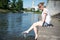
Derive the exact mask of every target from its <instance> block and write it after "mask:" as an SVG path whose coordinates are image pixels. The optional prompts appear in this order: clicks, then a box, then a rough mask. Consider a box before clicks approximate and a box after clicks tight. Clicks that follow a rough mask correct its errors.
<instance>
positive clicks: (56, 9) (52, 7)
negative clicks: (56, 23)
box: [47, 0, 60, 16]
mask: <svg viewBox="0 0 60 40" xmlns="http://www.w3.org/2000/svg"><path fill="white" fill-rule="evenodd" d="M47 9H48V10H49V12H50V15H51V16H53V15H56V14H58V13H60V1H58V0H49V1H48V3H47Z"/></svg>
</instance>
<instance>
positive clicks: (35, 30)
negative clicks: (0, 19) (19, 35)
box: [25, 21, 41, 39]
mask: <svg viewBox="0 0 60 40" xmlns="http://www.w3.org/2000/svg"><path fill="white" fill-rule="evenodd" d="M40 24H41V21H39V22H36V23H34V24H33V25H32V26H31V27H30V28H29V29H28V30H27V31H25V33H29V32H30V31H31V30H32V29H33V30H34V33H35V39H37V37H38V33H37V27H36V26H38V25H39V26H41V25H40Z"/></svg>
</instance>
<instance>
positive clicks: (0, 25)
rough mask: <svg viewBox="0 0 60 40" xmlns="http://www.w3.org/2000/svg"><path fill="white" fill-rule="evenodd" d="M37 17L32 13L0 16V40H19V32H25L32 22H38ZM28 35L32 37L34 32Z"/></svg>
mask: <svg viewBox="0 0 60 40" xmlns="http://www.w3.org/2000/svg"><path fill="white" fill-rule="evenodd" d="M38 15H39V14H33V13H8V14H0V40H14V39H15V37H17V38H18V37H19V38H20V36H21V32H23V31H24V30H27V29H28V28H29V27H30V26H31V25H32V24H33V23H34V22H37V21H38ZM29 35H34V32H33V31H31V32H30V34H29ZM13 37H14V38H13ZM12 38H13V39H12ZM19 38H18V39H19ZM21 39H22V38H21ZM15 40H17V39H15Z"/></svg>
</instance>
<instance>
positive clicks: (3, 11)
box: [0, 9, 10, 13]
mask: <svg viewBox="0 0 60 40" xmlns="http://www.w3.org/2000/svg"><path fill="white" fill-rule="evenodd" d="M9 11H10V10H8V9H0V13H7V12H9Z"/></svg>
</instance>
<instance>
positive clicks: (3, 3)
mask: <svg viewBox="0 0 60 40" xmlns="http://www.w3.org/2000/svg"><path fill="white" fill-rule="evenodd" d="M8 2H9V0H0V8H4V9H6V8H8Z"/></svg>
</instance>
